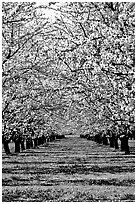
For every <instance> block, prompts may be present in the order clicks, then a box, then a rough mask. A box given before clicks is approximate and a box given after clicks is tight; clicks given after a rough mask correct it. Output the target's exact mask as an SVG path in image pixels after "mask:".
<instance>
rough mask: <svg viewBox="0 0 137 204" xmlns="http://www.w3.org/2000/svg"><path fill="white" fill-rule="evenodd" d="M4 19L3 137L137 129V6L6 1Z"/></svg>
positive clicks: (3, 11)
mask: <svg viewBox="0 0 137 204" xmlns="http://www.w3.org/2000/svg"><path fill="white" fill-rule="evenodd" d="M47 11H50V12H51V13H52V14H53V15H54V20H53V19H49V18H48V17H47V16H46V12H47ZM2 14H3V16H2V43H3V50H2V56H3V61H2V68H3V71H2V80H3V81H2V85H3V90H2V95H3V108H2V123H3V133H4V134H3V137H5V135H6V134H5V132H9V129H14V128H17V127H20V126H21V127H24V128H26V127H27V125H28V124H29V123H31V126H32V128H34V127H36V128H37V129H41V128H43V127H44V131H45V130H48V129H50V130H56V131H58V132H59V133H61V132H62V130H63V129H65V128H64V127H65V126H68V124H73V127H75V131H76V132H78V131H79V133H81V132H86V131H87V132H89V131H90V132H91V131H92V132H98V131H99V130H103V129H106V127H107V126H111V125H113V124H115V123H117V124H118V125H119V126H121V125H123V124H124V125H129V126H130V128H131V129H134V108H135V107H134V106H135V104H134V103H135V101H134V96H135V90H134V80H135V79H134V67H135V33H134V31H135V4H134V3H129V2H126V3H120V2H104V3H103V2H102V3H101V2H87V3H85V2H78V3H77V2H70V3H68V2H67V3H62V4H60V3H48V4H46V5H37V4H36V3H26V2H25V3H17V2H9V3H7V2H6V3H3V4H2ZM30 121H31V122H30ZM68 129H70V131H72V130H71V127H70V126H69V128H68Z"/></svg>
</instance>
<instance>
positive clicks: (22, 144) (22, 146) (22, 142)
mask: <svg viewBox="0 0 137 204" xmlns="http://www.w3.org/2000/svg"><path fill="white" fill-rule="evenodd" d="M21 149H22V151H24V150H25V145H24V140H21Z"/></svg>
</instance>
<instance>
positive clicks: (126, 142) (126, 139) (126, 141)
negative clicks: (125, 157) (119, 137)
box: [124, 136, 130, 154]
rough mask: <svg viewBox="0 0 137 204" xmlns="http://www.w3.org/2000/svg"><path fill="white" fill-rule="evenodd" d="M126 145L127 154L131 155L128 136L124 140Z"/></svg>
mask: <svg viewBox="0 0 137 204" xmlns="http://www.w3.org/2000/svg"><path fill="white" fill-rule="evenodd" d="M124 145H125V154H130V151H129V146H128V137H126V136H125V138H124Z"/></svg>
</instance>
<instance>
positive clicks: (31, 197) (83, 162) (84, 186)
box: [2, 137, 135, 202]
mask: <svg viewBox="0 0 137 204" xmlns="http://www.w3.org/2000/svg"><path fill="white" fill-rule="evenodd" d="M134 143H135V142H134V141H130V146H131V148H134V146H135V144H134ZM2 171H3V173H2V185H3V188H2V194H3V197H2V201H3V202H6V201H9V202H17V201H20V202H27V201H31V202H41V201H45V202H46V201H54V202H60V201H69V202H70V201H71V202H73V201H80V202H84V201H85V202H86V201H90V202H92V201H94V202H97V201H134V199H135V155H133V154H131V155H125V154H124V152H120V150H115V149H113V148H110V147H109V146H103V145H99V144H97V143H95V142H93V141H89V140H86V139H83V138H80V137H66V138H64V139H61V140H55V141H54V142H50V143H48V144H45V145H43V146H40V147H39V148H38V149H31V150H25V151H24V152H22V153H20V154H18V155H12V156H7V155H6V154H5V153H4V152H3V154H2Z"/></svg>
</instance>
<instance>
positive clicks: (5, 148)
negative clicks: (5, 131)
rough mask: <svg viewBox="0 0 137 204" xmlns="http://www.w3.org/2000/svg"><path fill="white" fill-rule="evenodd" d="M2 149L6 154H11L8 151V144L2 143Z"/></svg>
mask: <svg viewBox="0 0 137 204" xmlns="http://www.w3.org/2000/svg"><path fill="white" fill-rule="evenodd" d="M3 147H4V151H5V153H6V154H11V152H10V149H9V142H7V141H4V142H3Z"/></svg>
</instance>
